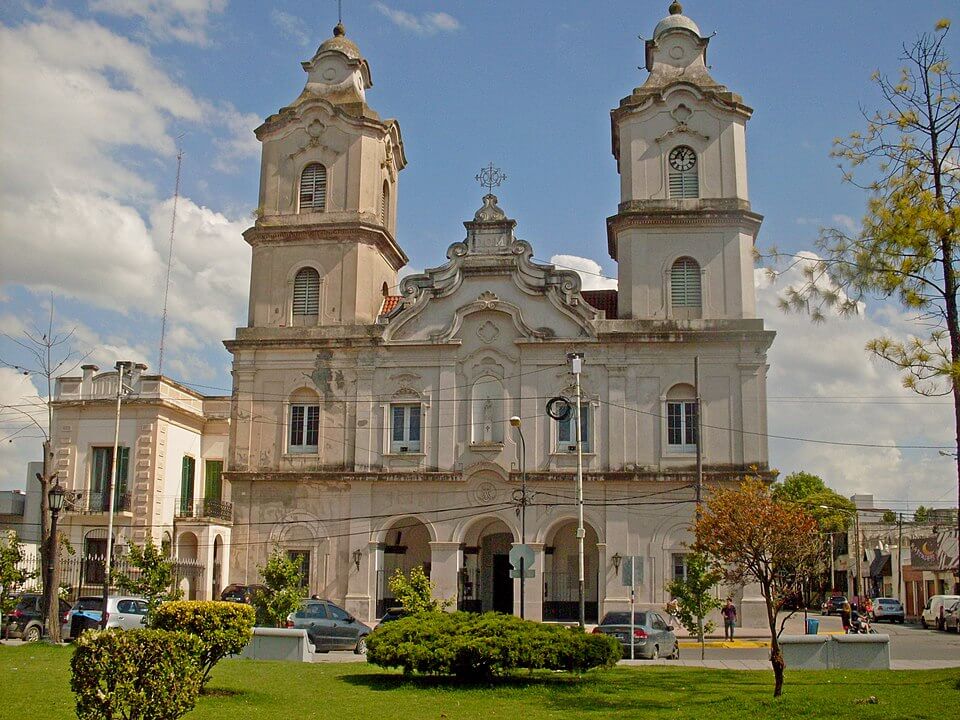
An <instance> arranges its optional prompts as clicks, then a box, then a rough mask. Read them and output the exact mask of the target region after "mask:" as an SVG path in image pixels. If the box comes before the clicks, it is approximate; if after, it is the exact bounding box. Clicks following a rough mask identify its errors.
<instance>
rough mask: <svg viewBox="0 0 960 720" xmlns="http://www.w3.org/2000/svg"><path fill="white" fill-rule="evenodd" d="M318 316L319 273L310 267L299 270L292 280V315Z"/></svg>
mask: <svg viewBox="0 0 960 720" xmlns="http://www.w3.org/2000/svg"><path fill="white" fill-rule="evenodd" d="M319 314H320V273H318V272H317V271H316V270H314V269H313V268H311V267H306V268H301V269H300V270H299V271H297V275H296V277H295V278H294V280H293V315H294V317H297V316H305V315H306V316H311V315H312V316H316V315H319Z"/></svg>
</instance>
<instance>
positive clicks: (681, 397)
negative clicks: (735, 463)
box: [666, 384, 698, 454]
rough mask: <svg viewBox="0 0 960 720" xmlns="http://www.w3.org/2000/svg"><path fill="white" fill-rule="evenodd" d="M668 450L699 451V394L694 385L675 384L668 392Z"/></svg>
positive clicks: (676, 451)
mask: <svg viewBox="0 0 960 720" xmlns="http://www.w3.org/2000/svg"><path fill="white" fill-rule="evenodd" d="M666 410H667V451H668V452H671V453H684V454H686V453H695V452H696V451H697V430H698V422H697V396H696V391H695V390H694V388H693V386H692V385H685V384H680V385H674V386H673V387H672V388H670V390H669V391H668V392H667V408H666Z"/></svg>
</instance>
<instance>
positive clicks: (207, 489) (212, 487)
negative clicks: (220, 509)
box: [203, 460, 223, 502]
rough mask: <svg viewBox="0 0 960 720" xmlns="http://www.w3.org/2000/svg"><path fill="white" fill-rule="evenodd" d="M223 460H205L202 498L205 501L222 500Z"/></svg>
mask: <svg viewBox="0 0 960 720" xmlns="http://www.w3.org/2000/svg"><path fill="white" fill-rule="evenodd" d="M222 476H223V460H207V461H206V463H205V464H204V477H205V484H204V488H203V497H204V498H206V499H207V500H216V501H218V502H219V501H220V500H222V499H223V497H222V496H223V477H222Z"/></svg>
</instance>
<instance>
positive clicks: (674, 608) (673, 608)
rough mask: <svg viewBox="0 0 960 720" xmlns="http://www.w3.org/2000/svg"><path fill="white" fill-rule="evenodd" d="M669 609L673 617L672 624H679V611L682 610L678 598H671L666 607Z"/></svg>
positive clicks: (669, 613)
mask: <svg viewBox="0 0 960 720" xmlns="http://www.w3.org/2000/svg"><path fill="white" fill-rule="evenodd" d="M664 609H665V610H666V611H667V615H669V616H670V618H671V622H670V624H671V625H674V626H676V625H679V624H680V621H679V620H677V612H678V611H679V610H680V603H678V602H677V599H676V598H670V601H669V602H668V603H667V605H666V607H665V608H664Z"/></svg>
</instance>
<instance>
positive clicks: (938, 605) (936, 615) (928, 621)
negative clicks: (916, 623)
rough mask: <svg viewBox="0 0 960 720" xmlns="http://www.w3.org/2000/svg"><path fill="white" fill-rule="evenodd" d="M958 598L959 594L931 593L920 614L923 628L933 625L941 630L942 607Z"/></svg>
mask: <svg viewBox="0 0 960 720" xmlns="http://www.w3.org/2000/svg"><path fill="white" fill-rule="evenodd" d="M956 600H960V595H931V596H930V597H929V598H927V604H926V605H924V606H923V612H922V613H921V614H920V624H921V625H923V626H924V627H925V628H928V627H930V626H931V625H933V626H934V627H936V628H937V630H943V615H944V609H945V608H947V607H950V606H951V605H953V603H954V601H956Z"/></svg>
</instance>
